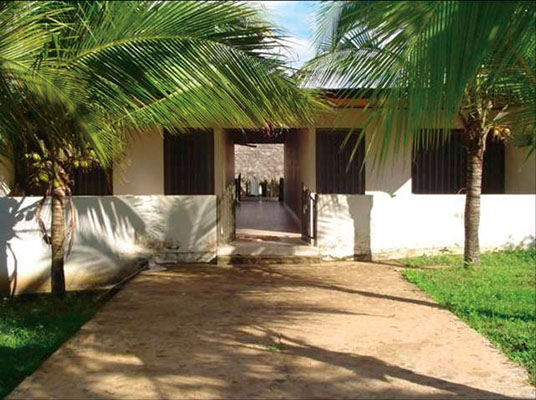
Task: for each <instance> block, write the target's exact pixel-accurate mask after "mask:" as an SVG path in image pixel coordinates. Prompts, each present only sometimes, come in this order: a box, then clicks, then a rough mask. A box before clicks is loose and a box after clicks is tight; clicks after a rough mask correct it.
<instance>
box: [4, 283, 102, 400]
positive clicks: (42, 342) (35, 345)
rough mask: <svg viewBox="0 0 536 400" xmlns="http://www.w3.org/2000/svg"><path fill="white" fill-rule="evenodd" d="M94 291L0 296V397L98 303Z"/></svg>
mask: <svg viewBox="0 0 536 400" xmlns="http://www.w3.org/2000/svg"><path fill="white" fill-rule="evenodd" d="M102 298H103V296H102V294H99V293H96V292H80V293H68V294H67V296H66V297H65V299H64V301H62V302H60V301H58V300H55V299H54V298H52V297H51V296H50V295H47V294H39V295H22V296H18V297H14V298H5V299H1V298H0V360H1V361H0V398H3V397H4V396H5V395H6V394H7V393H9V392H10V391H11V390H13V388H14V387H15V386H16V385H17V384H18V383H19V382H20V381H21V380H22V379H24V377H26V376H28V375H29V374H31V373H32V372H33V371H35V370H36V369H37V368H38V367H39V365H40V364H41V363H42V362H43V360H44V359H46V358H47V357H48V356H49V355H50V354H52V353H53V352H54V350H56V349H57V348H58V347H59V346H60V345H61V344H62V343H63V342H64V341H65V340H66V339H67V338H69V336H71V335H72V334H73V333H74V332H76V331H77V330H78V328H80V326H81V325H82V324H84V322H86V321H87V320H89V319H90V318H91V317H92V316H93V314H94V313H95V311H96V310H97V308H98V307H99V305H100V304H101V303H102Z"/></svg>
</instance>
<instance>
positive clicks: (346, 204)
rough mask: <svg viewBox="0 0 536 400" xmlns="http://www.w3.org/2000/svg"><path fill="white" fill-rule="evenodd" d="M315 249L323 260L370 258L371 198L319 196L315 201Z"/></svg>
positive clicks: (343, 195)
mask: <svg viewBox="0 0 536 400" xmlns="http://www.w3.org/2000/svg"><path fill="white" fill-rule="evenodd" d="M317 199H318V200H317V246H318V248H319V251H320V253H321V254H322V255H323V256H325V257H333V258H345V257H353V256H360V257H365V258H368V257H370V244H371V243H370V239H371V237H370V213H371V209H372V200H373V196H368V195H346V194H320V195H318V197H317Z"/></svg>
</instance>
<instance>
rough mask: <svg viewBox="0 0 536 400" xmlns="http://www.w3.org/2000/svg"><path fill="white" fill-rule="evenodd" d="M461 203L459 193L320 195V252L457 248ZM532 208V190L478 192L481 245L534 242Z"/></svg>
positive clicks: (389, 253)
mask: <svg viewBox="0 0 536 400" xmlns="http://www.w3.org/2000/svg"><path fill="white" fill-rule="evenodd" d="M464 206H465V196H462V195H409V196H395V197H391V196H389V195H387V194H374V195H361V196H360V195H319V201H318V246H319V247H320V251H321V253H322V254H323V255H324V256H331V257H352V256H356V255H357V256H366V255H367V252H368V254H369V255H371V256H372V258H373V259H385V258H400V257H408V256H413V255H418V254H423V253H426V252H439V251H442V250H449V251H453V252H461V251H462V249H463V241H464V227H463V218H464V217H463V216H464ZM535 209H536V196H534V195H484V196H482V206H481V212H482V213H481V223H480V244H481V247H482V249H483V250H495V249H501V248H513V247H527V246H530V245H533V244H534V241H535V237H536V228H535V224H536V223H535V218H536V215H535ZM367 246H368V248H367Z"/></svg>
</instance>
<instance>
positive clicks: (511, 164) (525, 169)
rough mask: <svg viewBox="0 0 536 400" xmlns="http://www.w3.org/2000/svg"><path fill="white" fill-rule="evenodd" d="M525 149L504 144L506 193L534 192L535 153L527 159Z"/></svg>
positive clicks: (535, 173) (535, 178) (535, 176)
mask: <svg viewBox="0 0 536 400" xmlns="http://www.w3.org/2000/svg"><path fill="white" fill-rule="evenodd" d="M527 151H528V150H527V149H526V148H520V147H515V146H512V145H507V146H506V154H505V164H506V165H505V190H506V193H512V194H513V193H524V194H527V193H536V153H532V154H531V156H530V157H529V158H528V159H527Z"/></svg>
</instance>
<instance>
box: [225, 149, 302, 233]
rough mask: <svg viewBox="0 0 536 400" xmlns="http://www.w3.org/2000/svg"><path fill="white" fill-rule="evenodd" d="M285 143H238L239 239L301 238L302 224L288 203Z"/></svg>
mask: <svg viewBox="0 0 536 400" xmlns="http://www.w3.org/2000/svg"><path fill="white" fill-rule="evenodd" d="M284 146H285V145H284V144H283V143H240V142H238V143H235V145H234V152H235V154H234V159H235V180H236V193H237V196H236V199H237V202H236V239H237V240H248V239H257V240H263V239H265V240H282V239H289V238H294V239H299V238H300V236H301V234H300V224H299V220H298V219H297V218H296V216H295V215H294V212H293V211H292V210H291V209H290V208H289V207H288V206H287V205H286V204H285V202H284V199H285V178H284V175H285V168H284V159H285V151H284Z"/></svg>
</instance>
